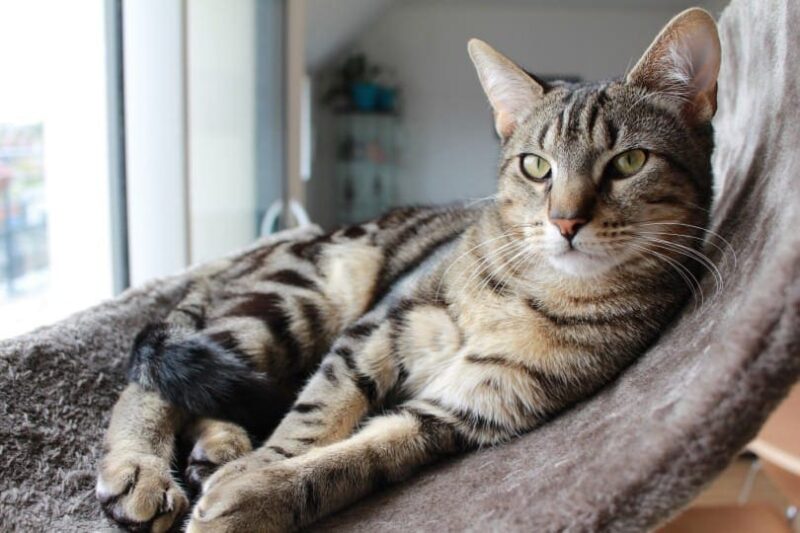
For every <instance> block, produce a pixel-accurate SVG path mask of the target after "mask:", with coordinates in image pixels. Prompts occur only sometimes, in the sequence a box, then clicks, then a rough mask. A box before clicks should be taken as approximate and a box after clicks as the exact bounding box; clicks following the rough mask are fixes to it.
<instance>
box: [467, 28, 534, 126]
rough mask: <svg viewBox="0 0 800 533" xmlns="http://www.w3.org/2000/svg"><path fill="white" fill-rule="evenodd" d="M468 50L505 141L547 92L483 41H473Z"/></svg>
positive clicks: (471, 40) (495, 122)
mask: <svg viewBox="0 0 800 533" xmlns="http://www.w3.org/2000/svg"><path fill="white" fill-rule="evenodd" d="M467 48H468V50H469V57H470V58H471V59H472V63H474V64H475V70H477V71H478V78H480V80H481V85H482V86H483V90H484V92H485V93H486V96H488V97H489V103H490V104H491V105H492V109H494V125H495V128H496V129H497V133H498V135H500V137H501V138H502V139H503V140H505V139H507V138H509V137H510V136H511V134H512V133H514V129H515V128H516V127H517V125H518V123H519V120H521V119H523V118H525V117H526V116H527V115H528V113H530V110H531V108H532V107H533V106H534V105H535V104H536V102H537V101H538V100H539V99H540V98H541V97H542V96H543V95H544V88H543V87H542V86H541V85H539V84H538V83H537V82H536V81H535V80H534V79H533V78H532V77H531V76H530V75H529V74H528V73H527V72H525V71H524V70H522V69H521V68H519V67H518V66H517V65H515V64H514V62H513V61H511V60H510V59H508V58H507V57H506V56H504V55H503V54H501V53H500V52H498V51H497V50H495V49H494V48H492V47H491V46H489V45H488V44H486V43H485V42H483V41H481V40H480V39H470V41H469V45H468V46H467Z"/></svg>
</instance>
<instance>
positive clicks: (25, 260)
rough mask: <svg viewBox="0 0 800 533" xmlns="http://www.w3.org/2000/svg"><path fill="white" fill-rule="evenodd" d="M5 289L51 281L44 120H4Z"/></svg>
mask: <svg viewBox="0 0 800 533" xmlns="http://www.w3.org/2000/svg"><path fill="white" fill-rule="evenodd" d="M0 250H2V254H1V255H0V293H1V294H2V295H3V298H4V299H6V300H8V299H11V298H14V297H15V296H18V295H24V294H32V293H34V292H36V291H37V290H40V289H41V288H42V287H43V286H45V285H46V282H47V267H48V260H47V257H48V252H47V209H46V207H45V203H44V173H43V170H42V126H41V124H35V125H28V126H14V125H3V124H0Z"/></svg>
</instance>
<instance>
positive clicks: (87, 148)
mask: <svg viewBox="0 0 800 533" xmlns="http://www.w3.org/2000/svg"><path fill="white" fill-rule="evenodd" d="M104 20H105V19H104V2H103V1H102V0H84V1H81V2H63V1H59V0H0V50H3V51H4V53H3V61H2V63H1V64H0V76H2V79H3V82H2V83H0V338H3V337H7V336H10V335H15V334H19V333H23V332H24V331H26V330H28V329H31V328H33V327H36V326H39V325H42V324H45V323H48V322H51V321H53V320H57V319H59V318H62V317H64V316H66V315H67V314H69V313H72V312H74V311H77V310H79V309H81V308H83V307H86V306H88V305H92V304H94V303H97V302H99V301H100V300H102V299H104V298H107V297H109V296H111V286H112V282H111V277H112V276H111V248H110V245H111V243H110V222H109V220H110V219H109V185H108V140H107V115H106V113H107V110H106V82H107V80H106V66H105V62H106V57H105V48H106V41H105V28H104Z"/></svg>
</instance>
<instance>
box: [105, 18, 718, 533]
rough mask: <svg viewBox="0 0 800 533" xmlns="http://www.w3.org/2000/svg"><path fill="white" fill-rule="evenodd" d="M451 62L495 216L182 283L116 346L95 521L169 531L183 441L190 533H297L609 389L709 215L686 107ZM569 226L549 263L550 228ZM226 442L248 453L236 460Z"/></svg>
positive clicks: (276, 255) (268, 254)
mask: <svg viewBox="0 0 800 533" xmlns="http://www.w3.org/2000/svg"><path fill="white" fill-rule="evenodd" d="M687 13H688V14H687ZM681 17H684V18H683V19H682V18H681ZM686 17H689V19H688V22H690V23H691V24H688V23H687V19H686ZM698 17H699V18H698ZM706 17H707V15H706V14H704V13H703V12H698V11H689V12H686V13H684V14H683V15H681V16H679V17H678V18H676V19H675V20H673V22H672V23H671V24H672V26H671V27H672V31H670V32H666V33H665V34H662V36H660V37H659V39H663V38H668V39H676V35H677V36H679V37H680V36H681V35H682V33H681V32H682V31H697V28H698V27H700V28H701V29H703V30H704V31H715V30H714V29H713V22H711V23H710V25H709V23H708V20H710V19H707V18H706ZM686 28H688V29H686ZM665 35H666V37H665ZM679 41H680V39H679ZM688 41H689V42H693V41H692V40H691V39H688ZM662 48H663V49H664V50H666V51H671V50H673V48H672V47H662ZM471 52H472V55H473V59H475V62H476V65H477V66H478V70H479V74H480V75H481V76H482V81H483V84H484V87H485V88H487V92H489V97H490V101H491V102H492V104H493V106H494V107H495V111H496V114H497V116H498V124H497V126H498V131H499V132H500V134H501V136H502V139H503V156H502V159H501V162H500V179H499V189H498V194H497V195H496V198H495V200H494V201H493V202H490V203H488V204H485V205H483V206H480V207H472V208H466V207H452V208H408V209H400V210H395V211H393V212H390V213H389V214H387V215H386V216H384V217H383V218H381V219H378V220H376V221H373V222H369V223H366V224H363V225H358V226H353V227H350V228H345V229H342V230H339V231H336V232H334V233H331V234H328V235H321V236H318V237H314V238H312V239H305V240H287V241H286V242H279V243H277V244H274V245H271V246H267V247H264V248H260V249H257V250H254V251H253V252H251V253H250V254H249V255H248V256H247V257H245V258H243V259H242V260H241V261H239V262H238V263H237V264H235V265H233V266H231V267H230V268H228V269H226V270H224V271H221V272H219V273H217V274H215V275H212V276H207V277H204V278H202V279H198V280H197V283H195V285H194V286H193V288H192V290H191V291H190V292H189V293H188V294H187V296H186V299H185V300H184V302H183V303H182V304H181V305H179V306H178V307H177V308H176V309H175V310H174V311H173V312H172V314H171V315H170V316H169V317H168V319H167V321H166V323H164V324H155V325H153V326H151V327H149V328H148V329H146V330H145V331H144V332H143V333H142V334H141V335H140V337H139V338H138V339H137V342H136V345H135V347H134V352H133V355H132V358H131V367H130V373H129V375H130V378H131V384H130V385H129V387H128V389H126V391H125V392H124V393H123V395H122V398H121V399H120V402H119V403H118V404H117V406H115V408H114V412H113V414H112V421H111V426H110V428H109V432H108V434H107V436H106V447H107V454H106V456H105V458H104V460H103V463H102V464H101V467H100V476H99V478H98V486H97V494H98V497H99V498H100V500H101V502H102V503H103V506H104V509H105V510H106V512H107V513H108V514H109V516H111V517H112V518H113V519H114V520H116V521H117V522H119V523H121V524H123V525H128V526H130V527H135V528H140V529H146V530H154V531H161V530H164V529H166V528H167V527H169V526H170V525H171V524H173V523H174V521H175V520H176V518H177V517H178V516H180V515H181V514H182V513H184V511H185V510H186V509H187V508H188V499H187V497H186V495H185V493H184V492H183V490H182V489H181V488H180V486H179V485H178V484H177V483H176V481H175V480H174V479H173V478H172V476H171V474H170V471H169V465H170V461H171V459H172V454H173V452H174V450H173V448H174V444H173V442H174V437H175V435H177V434H178V433H185V434H188V435H189V437H190V438H191V439H192V440H193V441H195V442H196V443H195V446H194V449H193V451H192V454H191V456H190V461H189V469H188V471H187V479H188V480H189V481H190V483H192V484H194V485H195V486H197V485H199V484H201V483H202V496H201V497H200V499H199V501H198V502H197V503H196V505H195V507H194V511H193V513H192V517H191V520H190V522H189V525H188V530H189V531H287V530H294V529H298V528H302V527H304V526H306V525H308V524H310V523H311V522H313V521H314V520H316V519H318V518H319V517H321V516H324V515H325V514H328V513H330V512H333V511H335V510H337V509H340V508H341V507H343V506H345V505H348V504H349V503H351V502H353V501H354V500H356V499H358V498H360V497H362V496H364V495H366V494H368V493H369V492H371V491H374V490H376V489H377V488H379V487H382V486H384V485H385V484H387V483H393V482H396V481H399V480H402V479H404V478H406V477H408V476H409V475H411V474H412V473H413V472H414V471H415V470H416V469H417V468H419V467H420V466H422V465H424V464H427V463H430V462H432V461H434V460H436V459H437V458H439V457H441V456H444V455H448V454H453V453H458V452H462V451H465V450H469V449H474V448H476V447H480V446H489V445H494V444H498V443H501V442H503V441H505V440H507V439H510V438H512V437H514V436H516V435H519V434H521V433H524V432H526V431H530V430H531V429H534V428H535V427H537V426H538V425H540V424H541V423H542V422H543V421H545V420H547V419H548V418H550V417H553V416H555V415H557V414H558V413H559V412H560V411H562V410H563V409H565V408H567V407H569V406H570V405H572V404H574V403H575V402H577V401H579V400H581V399H583V398H585V397H587V396H588V395H590V394H592V393H593V392H595V391H596V390H597V389H598V388H600V387H602V386H603V385H604V384H605V383H607V382H608V381H609V380H611V379H613V377H614V376H615V375H617V374H618V373H619V372H620V371H621V370H622V369H624V368H625V367H626V366H627V365H628V364H630V362H631V361H632V360H633V359H634V358H635V357H637V356H638V355H639V354H641V353H642V352H643V350H644V349H645V348H646V347H647V346H648V345H649V344H650V343H651V342H652V341H653V340H654V338H655V337H656V336H657V335H658V334H659V332H660V331H661V330H662V329H663V328H664V326H665V325H666V324H667V323H668V322H669V320H670V318H671V317H672V316H673V315H674V313H675V312H676V311H677V310H678V309H679V307H680V305H681V304H682V303H683V302H684V301H685V299H686V296H687V294H688V292H689V290H690V289H689V287H688V286H687V284H686V282H687V281H691V277H695V276H697V275H698V269H699V267H701V266H702V264H703V256H702V255H701V244H702V238H703V233H702V231H703V228H704V226H705V225H706V223H707V216H708V208H709V206H710V201H711V176H710V168H709V158H710V153H711V150H712V141H711V128H710V125H709V123H708V118H710V117H709V116H707V114H705V111H703V112H701V111H700V110H699V109H700V108H699V107H697V106H699V105H700V104H692V106H694V107H687V106H689V104H688V103H687V102H688V100H687V97H686V95H687V94H689V95H691V94H692V93H691V91H690V90H689V89H687V90H686V91H684V92H683V93H681V94H682V97H681V98H678V99H676V98H675V97H674V96H673V95H672V94H671V93H669V94H662V93H660V92H658V91H657V90H654V89H653V86H652V82H653V79H652V76H653V74H652V71H648V76H650V77H649V78H647V80H648V84H642V83H638V82H634V81H631V80H635V79H636V73H635V72H634V73H632V75H630V76H629V78H628V80H626V81H621V80H620V81H612V82H607V83H601V84H578V85H571V84H563V83H552V84H550V85H546V86H545V85H544V84H540V83H539V82H538V81H536V80H535V79H534V78H532V77H529V76H528V75H527V74H524V73H523V72H522V71H521V70H520V69H518V68H517V67H515V66H513V64H511V63H510V62H509V61H508V60H506V59H504V58H502V56H499V54H498V55H494V54H497V53H496V52H494V51H491V49H488V48H482V47H481V46H478V48H475V47H473V46H471ZM669 53H672V52H669ZM482 54H483V55H482ZM648 54H650V55H651V56H652V55H653V54H654V52H652V48H651V51H649V52H648ZM689 57H691V55H689ZM652 61H662V62H663V58H662V57H661V56H654V58H653V59H652ZM647 67H649V64H648V63H645V64H644V66H641V67H640V66H637V68H647ZM681 68H683V72H691V70H690V69H689V70H687V68H686V65H682V66H681ZM487 69H488V70H487ZM703 72H705V71H703ZM665 75H666V74H665ZM487 76H489V78H490V79H488V81H487V78H486V77H487ZM669 83H674V77H671V78H670V80H669ZM504 84H505V85H504ZM531 84H533V85H535V87H539V89H538V90H537V89H536V88H535V87H533V86H531ZM498 87H500V88H502V91H500V92H499V93H494V92H493V91H498V90H499V89H498ZM698 101H699V100H698ZM520 102H522V104H521V103H520ZM523 104H524V105H523ZM520 106H522V108H520ZM698 117H702V120H701V119H699V118H698ZM631 148H645V149H647V150H648V152H649V156H648V160H647V163H646V165H645V166H644V167H643V168H642V170H641V171H639V172H638V173H637V174H636V175H635V176H633V177H629V178H627V179H619V177H618V176H612V175H609V172H610V171H609V165H610V161H611V158H612V157H613V156H614V155H615V154H618V153H620V152H621V151H624V150H627V149H631ZM526 153H536V154H544V155H547V156H548V158H550V159H551V161H552V163H551V164H552V167H553V169H554V172H553V174H552V177H551V178H549V180H547V181H541V182H538V181H535V180H531V179H529V178H526V177H525V175H524V174H523V172H522V171H521V169H520V163H519V161H520V156H521V154H526ZM587 206H589V207H587ZM589 208H590V209H591V219H590V220H589V221H588V222H587V223H586V224H585V225H584V227H582V228H581V230H580V232H579V233H577V235H576V236H575V237H574V238H572V239H571V240H570V241H569V242H568V244H565V242H566V241H567V240H566V239H564V238H563V237H562V236H561V234H560V233H559V232H558V231H557V230H555V229H554V228H555V224H554V223H552V220H551V218H552V213H553V210H554V209H555V210H556V211H558V212H562V211H564V210H568V209H589ZM284 412H285V413H286V414H285V416H282V415H283V413H284ZM281 416H282V418H281ZM242 426H244V428H245V429H247V430H249V431H250V432H251V433H261V434H263V436H265V437H266V440H265V442H263V444H262V445H261V446H260V447H258V448H257V449H256V450H254V451H252V452H251V451H250V442H249V440H248V439H247V438H245V436H246V432H245V430H244V429H242ZM232 459H235V460H232ZM224 463H225V464H224ZM223 464H224V466H222V467H221V468H218V469H217V467H218V466H220V465H223ZM215 469H216V472H214V473H213V474H211V472H212V471H213V470H215ZM209 474H210V477H208V476H209Z"/></svg>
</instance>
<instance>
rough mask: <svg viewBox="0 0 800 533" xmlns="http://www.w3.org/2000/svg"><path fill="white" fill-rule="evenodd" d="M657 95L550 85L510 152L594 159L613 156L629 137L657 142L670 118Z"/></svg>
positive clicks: (610, 86) (616, 87)
mask: <svg viewBox="0 0 800 533" xmlns="http://www.w3.org/2000/svg"><path fill="white" fill-rule="evenodd" d="M659 100H660V99H659V98H658V95H655V94H648V93H647V91H645V90H644V89H642V88H638V87H631V86H629V85H627V84H625V83H624V82H623V81H621V80H611V81H603V82H582V83H567V82H550V83H549V84H548V90H547V91H546V93H545V94H544V96H543V98H542V99H541V101H540V102H539V104H538V105H537V106H535V107H534V108H532V109H531V112H530V114H529V115H528V116H527V117H526V119H525V120H524V121H523V123H522V124H521V125H520V126H521V127H520V128H519V129H518V131H517V132H516V134H515V135H514V136H513V137H512V139H510V140H509V141H510V142H509V143H508V144H507V146H506V149H507V150H524V149H533V150H536V149H542V150H548V149H550V150H560V151H568V152H570V153H573V154H577V153H578V152H586V153H588V154H589V155H591V154H595V153H597V152H599V151H603V150H611V149H613V148H614V147H615V146H617V145H618V144H619V142H620V141H624V140H625V137H624V135H625V133H626V132H635V133H636V134H637V135H638V136H640V137H641V138H642V139H649V138H651V137H652V138H653V139H650V140H655V139H656V138H657V137H658V136H659V135H660V133H659V128H658V125H659V123H660V122H662V119H664V118H665V117H666V118H667V119H670V120H671V117H670V115H672V113H666V114H665V112H664V111H665V110H664V104H663V102H661V101H659Z"/></svg>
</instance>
